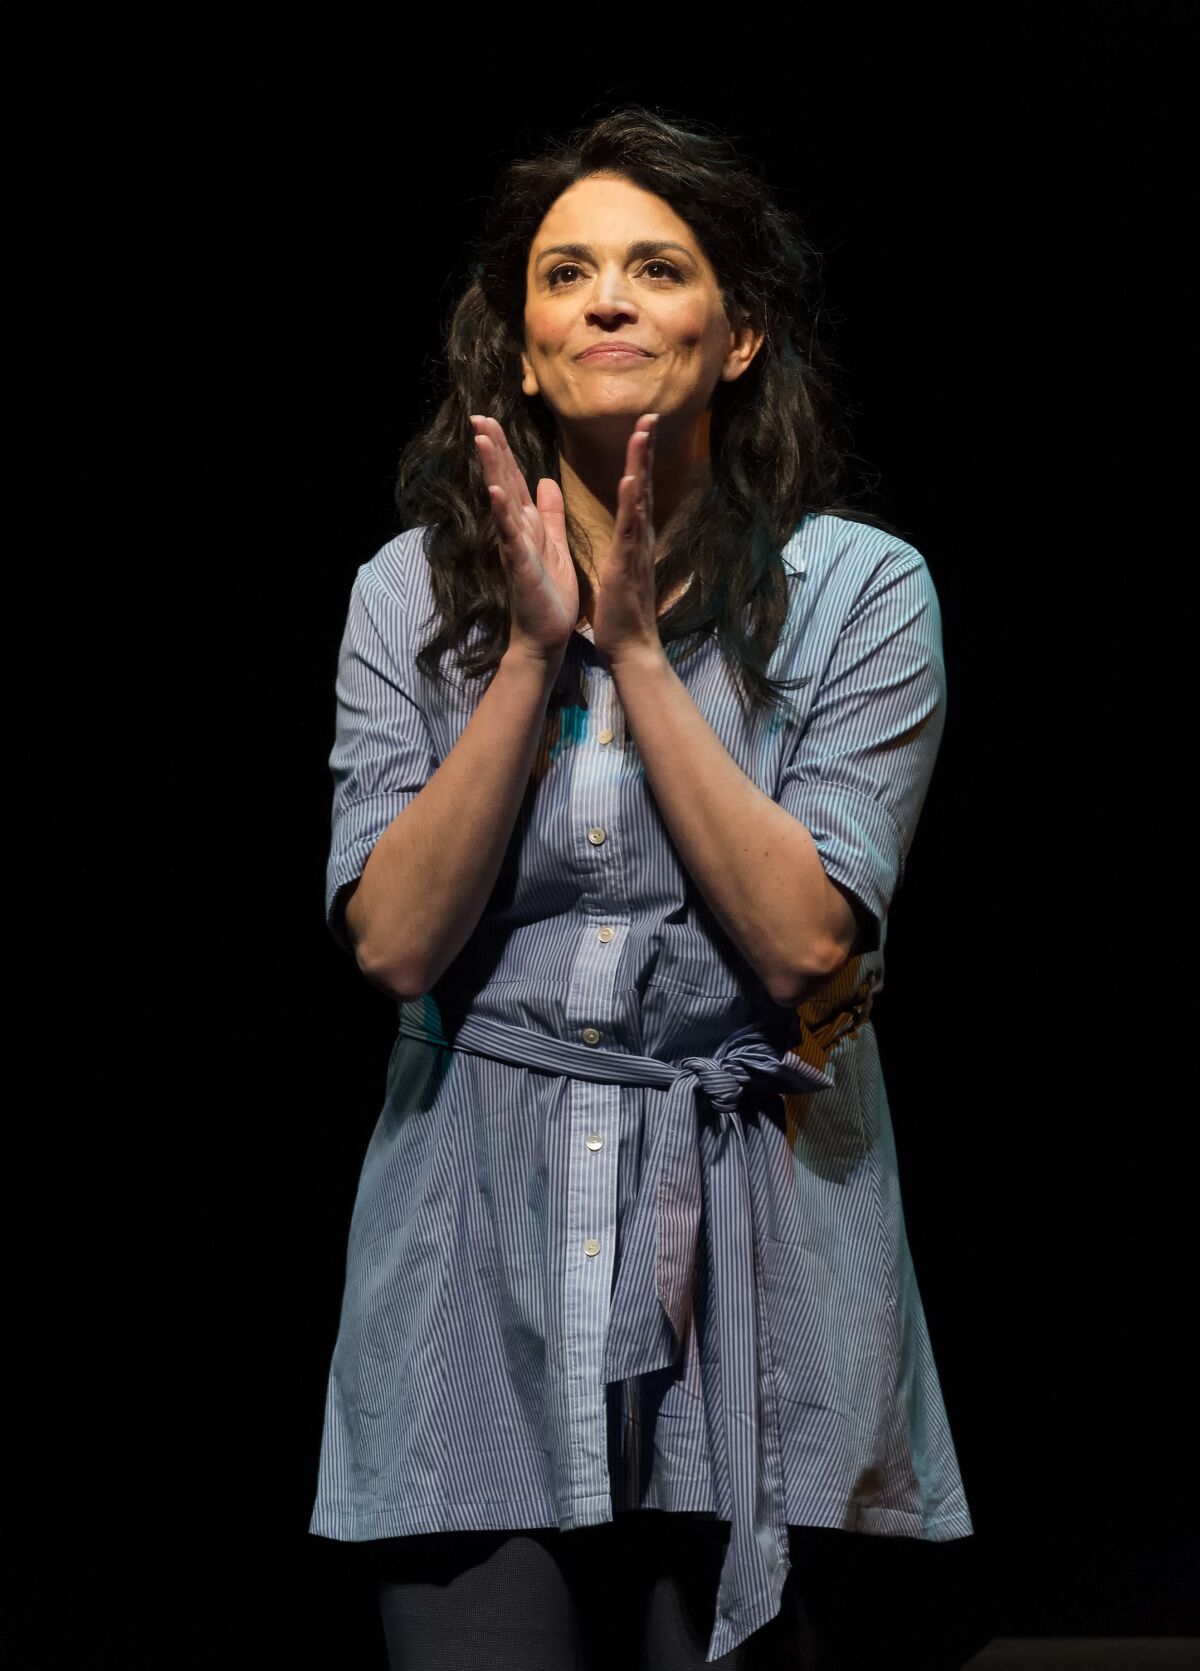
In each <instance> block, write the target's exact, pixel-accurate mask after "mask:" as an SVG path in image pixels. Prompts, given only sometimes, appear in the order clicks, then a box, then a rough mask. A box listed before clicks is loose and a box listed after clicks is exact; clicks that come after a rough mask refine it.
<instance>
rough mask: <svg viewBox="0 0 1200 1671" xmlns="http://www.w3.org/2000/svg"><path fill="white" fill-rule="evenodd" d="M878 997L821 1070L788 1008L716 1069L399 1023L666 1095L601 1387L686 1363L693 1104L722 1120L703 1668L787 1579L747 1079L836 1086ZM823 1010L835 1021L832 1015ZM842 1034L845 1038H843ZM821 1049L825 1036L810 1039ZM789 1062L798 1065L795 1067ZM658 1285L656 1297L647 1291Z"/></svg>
mask: <svg viewBox="0 0 1200 1671" xmlns="http://www.w3.org/2000/svg"><path fill="white" fill-rule="evenodd" d="M869 987H870V983H868V984H867V986H865V987H860V989H859V991H858V992H857V993H856V994H855V995H854V999H855V1002H856V1006H857V1007H855V1006H854V1004H852V1005H847V1006H845V1008H844V1010H841V1011H838V1012H837V1013H838V1016H839V1017H844V1018H848V1019H849V1025H848V1026H847V1025H845V1024H844V1021H835V1020H827V1022H826V1024H825V1029H824V1032H823V1033H820V1038H821V1045H822V1050H821V1052H820V1053H816V1052H813V1051H812V1050H810V1049H806V1050H805V1055H806V1056H808V1057H809V1058H810V1059H809V1060H804V1059H802V1058H801V1057H800V1056H798V1055H796V1054H794V1053H792V1052H790V1051H786V1050H785V1049H784V1048H782V1047H783V1040H784V1038H785V1037H786V1036H787V1034H788V1031H789V1029H793V1030H794V1028H795V1023H796V1016H797V1013H800V1014H801V1015H802V1014H803V1007H802V1010H801V1012H795V1011H785V1010H782V1009H781V1010H780V1025H779V1028H778V1029H775V1028H774V1027H771V1026H770V1025H769V1024H767V1023H764V1022H762V1021H757V1022H754V1023H751V1024H749V1025H747V1026H744V1027H740V1028H738V1029H737V1031H735V1032H734V1033H732V1034H730V1036H729V1037H728V1038H727V1039H725V1040H724V1041H723V1043H722V1044H721V1045H720V1046H719V1048H718V1049H717V1052H716V1054H715V1055H714V1056H685V1057H683V1058H682V1060H681V1061H679V1062H665V1061H662V1060H660V1059H659V1058H658V1057H656V1056H635V1055H626V1054H622V1053H620V1052H617V1051H612V1050H601V1049H598V1048H596V1047H595V1046H592V1045H585V1044H575V1043H572V1042H571V1041H569V1040H565V1039H555V1038H552V1037H550V1036H549V1035H548V1034H545V1033H539V1032H536V1031H534V1030H533V1029H532V1028H528V1027H519V1026H513V1025H510V1024H509V1023H506V1022H500V1021H492V1020H488V1019H486V1018H484V1017H481V1016H479V1015H476V1014H474V1013H473V1012H470V1011H468V1012H466V1013H464V1014H461V1015H453V1018H452V1019H451V1017H452V1012H451V1011H449V1010H448V1009H446V1010H444V1012H443V1027H442V1028H439V1027H438V1025H437V1023H436V1010H435V1007H434V1004H432V1003H430V1002H429V1001H428V1000H427V1001H426V1002H425V1003H424V1005H423V1006H422V1007H421V1008H420V1009H418V1006H417V1005H413V1004H405V1005H402V1006H401V1009H400V1032H401V1033H402V1034H404V1035H405V1036H406V1037H408V1038H413V1039H419V1040H423V1041H424V1042H425V1043H427V1044H432V1045H437V1046H440V1047H441V1048H443V1049H445V1048H449V1049H452V1050H464V1051H467V1052H469V1053H471V1054H473V1055H481V1056H488V1057H491V1058H493V1059H495V1060H497V1061H502V1062H510V1063H512V1064H513V1065H514V1066H516V1067H523V1068H533V1069H535V1070H538V1071H541V1072H546V1073H557V1074H564V1075H566V1076H568V1077H570V1078H572V1079H583V1080H591V1081H592V1082H593V1083H601V1084H606V1085H631V1086H644V1087H651V1088H656V1089H659V1090H662V1091H665V1092H666V1096H665V1097H663V1098H661V1099H653V1106H652V1108H651V1109H650V1110H648V1113H647V1131H646V1136H645V1138H644V1149H643V1154H642V1170H641V1182H640V1186H639V1189H638V1195H637V1200H636V1202H635V1204H634V1207H633V1209H632V1212H631V1216H630V1219H629V1224H628V1228H627V1232H626V1238H627V1239H626V1243H625V1246H624V1247H623V1250H622V1257H621V1265H620V1269H619V1271H618V1273H617V1280H616V1285H615V1287H614V1290H613V1294H612V1304H611V1309H610V1312H609V1320H608V1332H607V1335H606V1337H605V1354H604V1378H605V1381H606V1382H607V1381H620V1380H624V1379H626V1378H627V1377H631V1376H640V1375H647V1374H649V1373H650V1372H651V1371H653V1370H656V1369H663V1368H665V1367H667V1366H668V1365H670V1364H673V1363H675V1362H676V1361H677V1360H678V1358H679V1356H680V1354H681V1353H682V1350H683V1347H684V1344H685V1341H686V1338H687V1330H688V1327H689V1324H690V1320H691V1306H692V1291H693V1285H694V1280H695V1273H696V1267H697V1258H698V1255H699V1251H700V1250H699V1238H700V1225H701V1218H702V1211H701V1209H702V1195H701V1150H700V1142H699V1127H700V1122H699V1120H698V1119H697V1113H698V1111H699V1107H700V1106H701V1105H700V1104H698V1101H697V1099H703V1102H704V1103H706V1104H707V1105H708V1107H710V1108H711V1109H713V1110H714V1111H715V1113H716V1114H717V1116H718V1117H719V1130H718V1135H717V1142H716V1146H715V1149H714V1156H713V1160H712V1161H711V1163H710V1166H709V1172H708V1189H709V1212H708V1216H707V1220H706V1229H707V1234H708V1242H709V1252H710V1255H711V1261H712V1273H713V1283H714V1288H715V1297H716V1310H717V1345H718V1353H719V1359H718V1361H719V1367H720V1376H721V1399H720V1402H721V1408H722V1415H723V1422H722V1426H723V1433H724V1441H725V1453H726V1454H725V1460H726V1464H727V1477H728V1481H729V1494H730V1509H731V1517H730V1535H729V1544H728V1547H727V1549H726V1554H725V1561H724V1565H723V1566H722V1569H721V1577H720V1582H719V1585H718V1589H717V1598H716V1613H715V1618H714V1624H713V1631H712V1637H711V1639H710V1642H709V1648H708V1654H707V1660H709V1661H711V1660H714V1659H718V1658H719V1657H720V1656H721V1655H722V1654H725V1653H729V1652H730V1651H731V1650H732V1649H733V1648H735V1647H737V1646H738V1644H739V1643H740V1642H743V1641H745V1639H746V1637H748V1636H750V1635H751V1634H752V1633H753V1632H754V1631H755V1630H757V1629H758V1628H759V1626H760V1625H763V1624H766V1623H767V1622H768V1620H770V1619H773V1618H774V1617H775V1616H776V1614H777V1613H778V1612H779V1610H780V1598H781V1595H782V1591H783V1585H784V1581H785V1579H786V1577H787V1574H788V1570H789V1567H790V1557H789V1545H788V1535H787V1523H786V1519H785V1514H786V1509H785V1504H784V1497H783V1469H782V1461H781V1453H780V1442H779V1420H778V1411H777V1405H776V1399H775V1377H774V1373H773V1369H772V1364H771V1359H770V1343H769V1337H768V1331H767V1326H766V1300H765V1290H764V1285H763V1257H764V1251H765V1250H764V1248H763V1242H762V1232H761V1228H760V1226H758V1225H757V1224H756V1222H755V1218H754V1209H753V1201H752V1198H751V1191H750V1177H749V1172H748V1168H747V1162H746V1134H745V1126H744V1124H743V1121H742V1117H741V1113H740V1109H739V1105H740V1103H741V1101H742V1099H743V1096H744V1093H745V1091H746V1088H747V1086H748V1085H749V1084H750V1082H751V1079H752V1078H755V1077H757V1078H758V1079H760V1080H762V1081H765V1082H766V1083H768V1084H774V1085H775V1086H777V1087H778V1088H779V1089H780V1090H790V1091H799V1092H812V1091H819V1090H827V1089H830V1088H832V1086H833V1080H832V1078H831V1077H830V1075H829V1074H828V1073H827V1072H826V1071H825V1069H824V1066H823V1063H822V1065H818V1061H819V1060H820V1058H821V1057H823V1056H824V1055H826V1054H827V1052H828V1049H830V1048H832V1044H833V1042H834V1040H835V1039H836V1038H837V1037H840V1036H841V1033H842V1032H845V1031H849V1030H852V1029H854V1028H856V1027H857V1026H858V1025H861V1023H862V1021H863V1020H864V1019H865V1014H866V1010H867V1009H869V1006H870V990H869ZM824 1008H825V1009H828V1008H829V1005H828V1003H827V1002H826V1004H825V1006H824ZM839 1028H840V1031H839ZM802 1035H803V1039H804V1040H805V1041H808V1042H811V1038H812V1037H813V1035H814V1029H813V1028H812V1027H810V1028H809V1029H808V1030H807V1031H804V1030H803V1029H802ZM784 1054H786V1055H787V1060H786V1061H785V1060H784V1059H783V1055H784ZM651 1272H652V1273H653V1279H654V1286H653V1289H651V1288H650V1287H649V1286H648V1285H647V1280H646V1279H647V1273H651Z"/></svg>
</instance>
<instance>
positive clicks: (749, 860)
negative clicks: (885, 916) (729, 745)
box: [612, 649, 854, 1004]
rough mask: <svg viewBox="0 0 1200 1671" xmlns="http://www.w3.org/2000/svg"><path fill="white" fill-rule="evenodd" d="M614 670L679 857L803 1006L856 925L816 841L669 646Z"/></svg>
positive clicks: (837, 961) (723, 920)
mask: <svg viewBox="0 0 1200 1671" xmlns="http://www.w3.org/2000/svg"><path fill="white" fill-rule="evenodd" d="M612 672H613V680H614V682H615V684H616V686H617V693H618V695H619V697H620V700H621V704H622V707H623V708H624V710H625V717H626V720H627V722H628V724H629V728H630V731H631V732H632V734H633V739H634V741H635V743H636V745H637V749H638V754H639V756H640V758H641V761H642V764H643V766H644V767H645V771H646V778H647V780H648V782H649V784H650V788H651V790H652V792H653V794H654V798H655V801H656V803H657V805H658V809H659V812H660V814H661V815H662V819H663V822H664V824H665V825H666V827H667V830H668V833H669V834H670V837H671V840H672V843H673V844H674V846H675V850H676V852H677V853H678V854H679V857H680V859H681V860H682V862H683V864H684V865H685V866H686V867H687V869H688V871H689V873H690V874H691V876H692V878H693V880H694V881H695V883H696V886H697V887H698V888H699V890H700V892H701V893H702V894H703V895H704V898H705V899H706V901H707V902H708V905H709V907H710V909H711V910H712V912H713V915H714V916H715V917H716V919H717V921H718V922H719V923H720V924H721V927H722V928H723V929H724V930H725V932H726V933H727V934H728V935H729V937H730V939H731V940H732V941H733V942H734V944H735V945H736V946H737V947H738V949H739V950H740V951H741V952H742V954H743V955H744V956H745V957H746V959H747V960H748V961H749V963H750V964H751V966H752V967H753V968H754V969H755V970H756V971H757V973H758V975H759V977H760V978H761V980H762V982H763V984H764V986H765V987H766V988H767V990H768V992H770V994H771V996H772V997H773V998H774V999H775V1000H776V1002H777V1003H780V1004H791V1003H798V1002H800V1001H801V999H802V998H803V996H804V993H805V991H806V990H807V989H808V988H811V987H813V986H816V985H819V984H820V983H821V982H822V981H823V980H824V979H826V978H827V977H828V976H829V975H830V974H832V973H833V972H834V971H835V970H836V969H837V968H838V967H839V966H840V965H841V963H842V962H843V961H844V960H845V957H846V955H847V953H848V951H849V946H850V943H851V941H852V938H853V928H854V924H853V917H852V913H851V911H850V907H849V906H848V904H847V902H846V900H845V899H844V897H843V896H842V895H841V894H840V893H839V892H838V890H837V889H835V888H834V887H833V885H832V883H831V882H830V881H829V878H828V876H827V875H826V873H825V869H824V866H823V865H822V863H821V859H820V855H819V854H818V852H817V849H816V844H815V843H814V841H813V839H812V836H811V835H810V834H809V832H808V830H807V829H805V827H804V825H803V824H801V823H800V821H799V820H798V819H796V818H793V817H792V815H791V814H790V813H789V812H786V811H785V810H784V809H783V807H780V806H777V805H776V804H775V802H774V801H772V800H771V798H770V796H768V795H766V794H764V793H763V791H762V790H761V789H760V788H759V787H758V785H757V784H755V783H754V782H753V781H752V780H751V779H750V778H749V777H747V776H746V774H745V772H743V771H742V769H741V767H740V766H739V765H738V763H737V761H736V760H734V759H733V757H732V756H731V755H730V753H729V752H728V750H727V749H726V747H725V745H724V744H723V743H722V741H721V739H720V738H719V737H718V736H717V734H716V732H715V731H714V730H713V729H712V727H711V726H710V725H709V723H708V721H707V720H706V719H705V718H704V715H703V714H702V713H701V712H700V710H699V709H698V708H697V707H696V704H695V703H694V702H693V701H692V698H691V696H690V695H689V694H688V691H687V689H686V687H685V686H684V684H683V682H682V680H681V679H680V678H679V676H678V674H677V673H676V672H675V669H674V668H673V667H672V666H671V663H670V662H669V661H668V659H667V657H666V654H665V653H664V652H662V651H661V649H658V650H654V651H646V652H644V653H642V654H640V655H637V656H633V657H631V658H630V659H629V660H627V661H624V662H616V661H614V663H613V669H612Z"/></svg>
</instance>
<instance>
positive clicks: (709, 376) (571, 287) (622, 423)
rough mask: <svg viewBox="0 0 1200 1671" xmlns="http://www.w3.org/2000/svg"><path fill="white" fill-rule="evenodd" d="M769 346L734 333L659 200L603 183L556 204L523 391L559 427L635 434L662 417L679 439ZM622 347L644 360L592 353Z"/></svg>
mask: <svg viewBox="0 0 1200 1671" xmlns="http://www.w3.org/2000/svg"><path fill="white" fill-rule="evenodd" d="M761 342H762V337H761V334H757V335H756V334H755V333H753V332H751V331H750V330H749V329H748V328H743V329H742V330H734V329H733V328H732V327H731V325H730V322H729V320H728V319H727V318H726V315H725V308H724V305H723V303H722V301H721V295H720V290H719V289H718V286H717V279H716V275H715V274H714V272H713V270H712V268H711V267H710V266H709V264H708V261H707V259H706V257H705V255H704V251H703V250H702V249H701V248H700V244H699V241H698V239H697V238H696V236H695V234H694V233H693V232H692V231H691V229H690V227H689V226H688V225H687V223H686V222H685V221H683V220H681V219H680V218H679V216H678V215H677V214H676V213H675V211H674V210H673V209H672V208H671V207H670V205H669V204H667V203H665V202H664V201H663V199H662V198H661V197H656V196H655V195H654V194H653V193H652V192H648V191H643V190H642V188H641V187H640V186H635V185H634V184H633V183H632V182H631V181H629V180H625V179H620V178H616V177H613V176H608V175H604V176H592V177H590V178H588V179H586V180H580V181H577V182H576V184H575V185H573V186H571V187H570V188H569V189H568V190H567V191H565V192H564V193H563V194H562V196H561V197H560V198H558V199H557V201H556V202H555V203H553V204H552V205H551V207H550V209H549V211H548V212H547V214H546V217H545V219H544V220H543V221H542V224H541V226H540V227H539V228H538V230H537V233H536V234H535V236H534V239H533V243H532V245H531V247H530V251H529V262H528V266H527V269H526V284H525V352H524V353H523V355H522V357H521V359H522V368H523V372H524V376H523V379H522V388H523V389H524V391H525V393H526V394H527V395H539V394H540V395H541V397H542V399H543V400H544V401H545V402H546V404H547V405H548V406H549V407H550V409H551V411H552V412H553V413H554V414H555V416H556V417H557V418H558V419H559V421H560V422H561V423H563V424H565V425H568V426H570V425H575V424H579V425H582V426H584V427H585V428H587V429H594V428H595V426H596V425H597V424H599V425H600V427H601V429H604V428H608V427H611V428H612V429H613V430H614V433H616V434H620V433H621V432H622V430H623V431H624V433H625V435H627V434H628V431H629V429H630V428H632V425H633V423H634V422H635V420H636V419H637V418H638V417H639V416H640V415H641V414H642V413H643V412H658V413H661V415H662V417H661V426H660V427H661V428H662V430H663V431H664V432H668V433H669V432H670V431H672V430H674V431H676V432H678V430H679V429H680V428H681V427H686V420H688V419H695V420H698V419H699V418H700V417H701V416H702V414H704V413H705V412H706V411H707V410H708V407H709V403H710V401H711V399H712V393H713V389H714V388H715V386H716V384H717V383H718V382H719V381H721V380H722V379H724V380H726V381H731V380H732V379H734V378H736V377H740V376H741V374H742V373H743V372H744V371H745V369H746V367H747V366H748V365H749V364H750V361H751V360H752V359H753V358H754V355H755V354H756V353H757V352H758V349H759V346H760V345H761ZM617 347H619V348H620V349H622V350H629V349H634V350H640V352H632V353H631V352H628V351H625V352H621V353H619V354H614V353H611V352H610V353H600V354H590V355H589V354H587V350H589V349H595V348H604V349H613V348H617ZM605 419H609V420H613V422H612V423H611V424H610V425H605V424H604V420H605Z"/></svg>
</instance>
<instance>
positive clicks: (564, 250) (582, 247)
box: [535, 238, 696, 265]
mask: <svg viewBox="0 0 1200 1671" xmlns="http://www.w3.org/2000/svg"><path fill="white" fill-rule="evenodd" d="M664 249H677V250H679V251H681V252H682V254H684V255H686V256H687V257H688V259H689V260H692V261H694V260H695V259H696V258H695V256H694V255H693V254H692V252H691V250H690V249H688V247H687V245H686V244H675V243H672V242H671V241H670V240H669V239H666V238H639V239H638V241H637V243H635V244H630V246H629V248H628V249H627V250H626V251H625V259H626V261H637V260H640V259H641V257H642V256H646V255H657V254H658V252H659V250H664ZM548 255H569V256H570V257H571V258H572V260H574V261H594V260H595V259H596V252H595V251H594V250H593V249H592V247H591V245H590V244H547V246H546V248H545V249H543V250H539V251H538V253H537V262H540V261H542V260H544V259H545V257H546V256H548ZM536 264H537V263H536V262H535V265H536Z"/></svg>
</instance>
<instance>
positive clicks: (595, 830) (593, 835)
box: [588, 824, 604, 847]
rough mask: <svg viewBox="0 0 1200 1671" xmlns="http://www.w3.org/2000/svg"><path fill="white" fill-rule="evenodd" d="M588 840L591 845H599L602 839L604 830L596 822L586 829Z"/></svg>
mask: <svg viewBox="0 0 1200 1671" xmlns="http://www.w3.org/2000/svg"><path fill="white" fill-rule="evenodd" d="M588 840H589V841H590V842H591V844H592V846H593V847H599V845H600V843H601V842H602V841H603V840H604V831H603V830H602V829H601V828H600V826H599V825H598V824H595V825H593V826H592V828H591V829H590V830H589V831H588Z"/></svg>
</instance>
